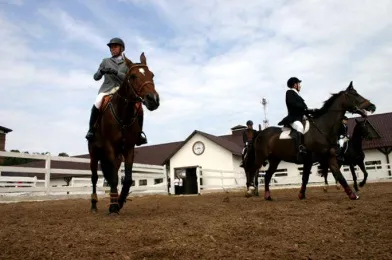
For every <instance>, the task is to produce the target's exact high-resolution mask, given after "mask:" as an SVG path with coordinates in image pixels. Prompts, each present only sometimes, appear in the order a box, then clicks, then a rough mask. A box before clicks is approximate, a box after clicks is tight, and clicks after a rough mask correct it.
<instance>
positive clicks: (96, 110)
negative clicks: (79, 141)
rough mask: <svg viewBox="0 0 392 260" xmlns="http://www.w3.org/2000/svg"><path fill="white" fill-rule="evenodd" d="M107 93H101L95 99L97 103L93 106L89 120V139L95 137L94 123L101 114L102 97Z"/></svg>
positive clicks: (87, 136)
mask: <svg viewBox="0 0 392 260" xmlns="http://www.w3.org/2000/svg"><path fill="white" fill-rule="evenodd" d="M105 95H106V94H105V93H99V94H98V96H97V98H96V99H95V104H94V105H93V107H92V108H91V115H90V122H89V129H88V132H87V135H86V139H87V140H89V141H90V140H92V139H93V137H94V125H95V122H96V121H97V119H98V116H99V109H100V107H101V105H102V99H103V97H104V96H105Z"/></svg>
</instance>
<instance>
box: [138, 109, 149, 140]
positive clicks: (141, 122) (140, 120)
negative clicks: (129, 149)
mask: <svg viewBox="0 0 392 260" xmlns="http://www.w3.org/2000/svg"><path fill="white" fill-rule="evenodd" d="M138 104H139V107H136V109H138V113H137V118H138V121H139V125H140V134H139V139H138V141H137V142H136V145H137V146H140V145H142V144H146V143H147V138H146V135H145V134H144V132H143V119H144V113H143V106H142V104H141V103H138Z"/></svg>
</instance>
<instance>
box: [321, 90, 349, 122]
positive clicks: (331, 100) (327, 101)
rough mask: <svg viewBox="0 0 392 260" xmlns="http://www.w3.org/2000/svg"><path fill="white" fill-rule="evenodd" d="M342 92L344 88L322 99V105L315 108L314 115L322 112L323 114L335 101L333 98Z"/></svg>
mask: <svg viewBox="0 0 392 260" xmlns="http://www.w3.org/2000/svg"><path fill="white" fill-rule="evenodd" d="M343 92H344V90H342V91H340V92H338V93H332V94H331V97H330V98H329V99H327V100H326V101H324V104H323V106H322V107H321V108H320V109H319V110H317V112H316V113H314V117H315V118H317V117H319V116H321V115H323V114H325V113H326V112H327V111H328V110H329V109H330V107H331V106H332V104H333V103H334V102H335V100H336V99H337V98H338V97H339V96H340V94H342V93H343Z"/></svg>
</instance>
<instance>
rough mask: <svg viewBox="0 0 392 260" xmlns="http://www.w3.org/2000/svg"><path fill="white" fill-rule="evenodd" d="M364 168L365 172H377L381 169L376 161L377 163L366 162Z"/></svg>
mask: <svg viewBox="0 0 392 260" xmlns="http://www.w3.org/2000/svg"><path fill="white" fill-rule="evenodd" d="M368 165H369V166H368ZM376 165H377V166H376ZM365 166H366V170H375V169H377V170H379V169H382V166H381V161H380V160H378V161H367V162H365Z"/></svg>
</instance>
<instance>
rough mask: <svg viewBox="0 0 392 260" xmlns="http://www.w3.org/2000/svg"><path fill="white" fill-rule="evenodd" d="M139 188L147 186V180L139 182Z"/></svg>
mask: <svg viewBox="0 0 392 260" xmlns="http://www.w3.org/2000/svg"><path fill="white" fill-rule="evenodd" d="M139 186H147V180H139Z"/></svg>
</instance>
